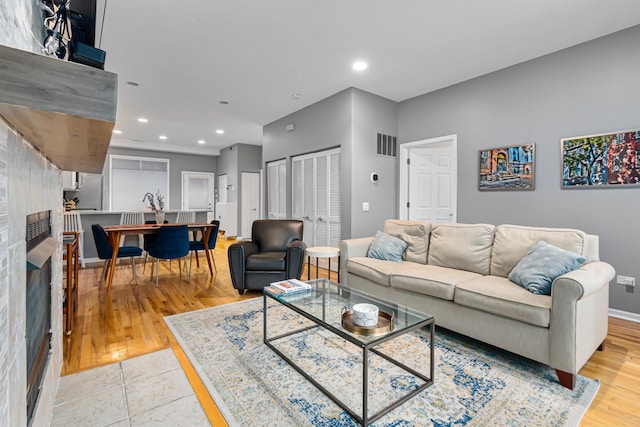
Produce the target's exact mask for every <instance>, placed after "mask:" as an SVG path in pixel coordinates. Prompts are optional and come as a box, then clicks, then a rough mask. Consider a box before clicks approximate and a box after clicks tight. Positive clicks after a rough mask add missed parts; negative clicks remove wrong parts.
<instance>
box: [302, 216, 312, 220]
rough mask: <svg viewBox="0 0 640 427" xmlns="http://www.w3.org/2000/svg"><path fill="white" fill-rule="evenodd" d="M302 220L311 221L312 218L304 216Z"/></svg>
mask: <svg viewBox="0 0 640 427" xmlns="http://www.w3.org/2000/svg"><path fill="white" fill-rule="evenodd" d="M302 219H306V220H310V219H311V218H309V217H308V216H303V217H302Z"/></svg>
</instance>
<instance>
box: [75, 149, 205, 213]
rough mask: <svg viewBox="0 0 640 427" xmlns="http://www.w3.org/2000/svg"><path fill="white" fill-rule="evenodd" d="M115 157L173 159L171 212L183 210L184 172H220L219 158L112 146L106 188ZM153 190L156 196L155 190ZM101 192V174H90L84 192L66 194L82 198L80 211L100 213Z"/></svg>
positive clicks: (169, 205) (105, 168)
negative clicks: (112, 158) (111, 164)
mask: <svg viewBox="0 0 640 427" xmlns="http://www.w3.org/2000/svg"><path fill="white" fill-rule="evenodd" d="M111 154H117V155H121V156H136V157H153V158H161V159H169V168H170V169H169V204H168V206H167V210H180V209H181V204H182V171H190V172H209V173H216V164H217V159H216V157H213V156H206V155H194V154H179V153H168V152H161V151H147V150H134V149H129V148H120V147H111V148H109V152H108V153H107V158H106V160H105V164H104V168H103V176H104V185H106V186H108V185H109V155H111ZM107 188H108V187H107ZM149 191H152V192H154V193H155V190H154V189H151V190H149ZM101 192H102V190H101V179H100V175H96V174H90V175H89V176H88V179H87V181H86V183H85V185H84V186H83V187H82V188H81V189H80V190H78V191H76V192H73V191H66V192H65V196H66V197H67V198H73V197H78V199H80V204H79V207H80V208H84V209H87V208H98V210H100V206H99V197H98V195H100V194H101ZM107 194H108V193H107ZM142 196H143V195H142V194H140V200H142ZM96 205H98V206H96ZM108 207H109V205H108V202H107V201H105V205H104V209H105V210H106V209H108Z"/></svg>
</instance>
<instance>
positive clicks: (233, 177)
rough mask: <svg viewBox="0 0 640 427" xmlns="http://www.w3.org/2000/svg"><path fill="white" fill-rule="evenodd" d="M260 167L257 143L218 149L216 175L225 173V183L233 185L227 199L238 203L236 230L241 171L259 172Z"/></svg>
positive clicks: (238, 216) (259, 148)
mask: <svg viewBox="0 0 640 427" xmlns="http://www.w3.org/2000/svg"><path fill="white" fill-rule="evenodd" d="M261 168H262V147H260V146H258V145H248V144H235V145H232V146H231V147H227V148H224V149H222V150H220V156H219V157H218V176H220V175H222V174H225V173H226V174H227V185H232V186H233V189H230V190H229V191H228V193H227V201H228V202H237V203H238V215H237V224H238V232H240V231H241V230H240V228H241V224H242V206H240V204H241V201H242V182H241V176H242V172H260V169H261ZM216 185H217V183H216Z"/></svg>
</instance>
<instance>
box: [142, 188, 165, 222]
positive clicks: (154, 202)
mask: <svg viewBox="0 0 640 427" xmlns="http://www.w3.org/2000/svg"><path fill="white" fill-rule="evenodd" d="M142 201H143V202H145V201H146V202H147V203H148V204H147V208H149V209H151V210H152V211H153V212H155V214H156V223H157V224H164V196H163V195H162V193H160V190H158V191H157V192H156V196H155V199H154V198H153V193H146V194H145V195H144V197H143V198H142Z"/></svg>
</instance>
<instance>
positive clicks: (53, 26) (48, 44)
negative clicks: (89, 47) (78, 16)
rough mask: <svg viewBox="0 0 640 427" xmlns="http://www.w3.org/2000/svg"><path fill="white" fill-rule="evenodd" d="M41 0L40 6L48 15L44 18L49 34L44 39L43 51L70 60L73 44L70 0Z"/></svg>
mask: <svg viewBox="0 0 640 427" xmlns="http://www.w3.org/2000/svg"><path fill="white" fill-rule="evenodd" d="M46 3H47V2H39V3H38V6H40V8H41V9H42V10H44V11H45V12H46V14H47V15H48V16H47V17H46V18H45V19H44V27H45V28H46V29H47V36H46V37H45V39H44V47H43V49H42V50H43V52H44V54H45V55H48V56H54V57H57V58H59V59H63V60H65V61H66V60H68V59H69V53H70V52H69V51H70V46H71V37H72V34H71V19H70V17H71V10H70V4H71V1H70V0H62V1H61V2H60V3H59V4H56V3H55V2H51V6H52V7H49V6H48V5H47V4H46Z"/></svg>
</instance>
